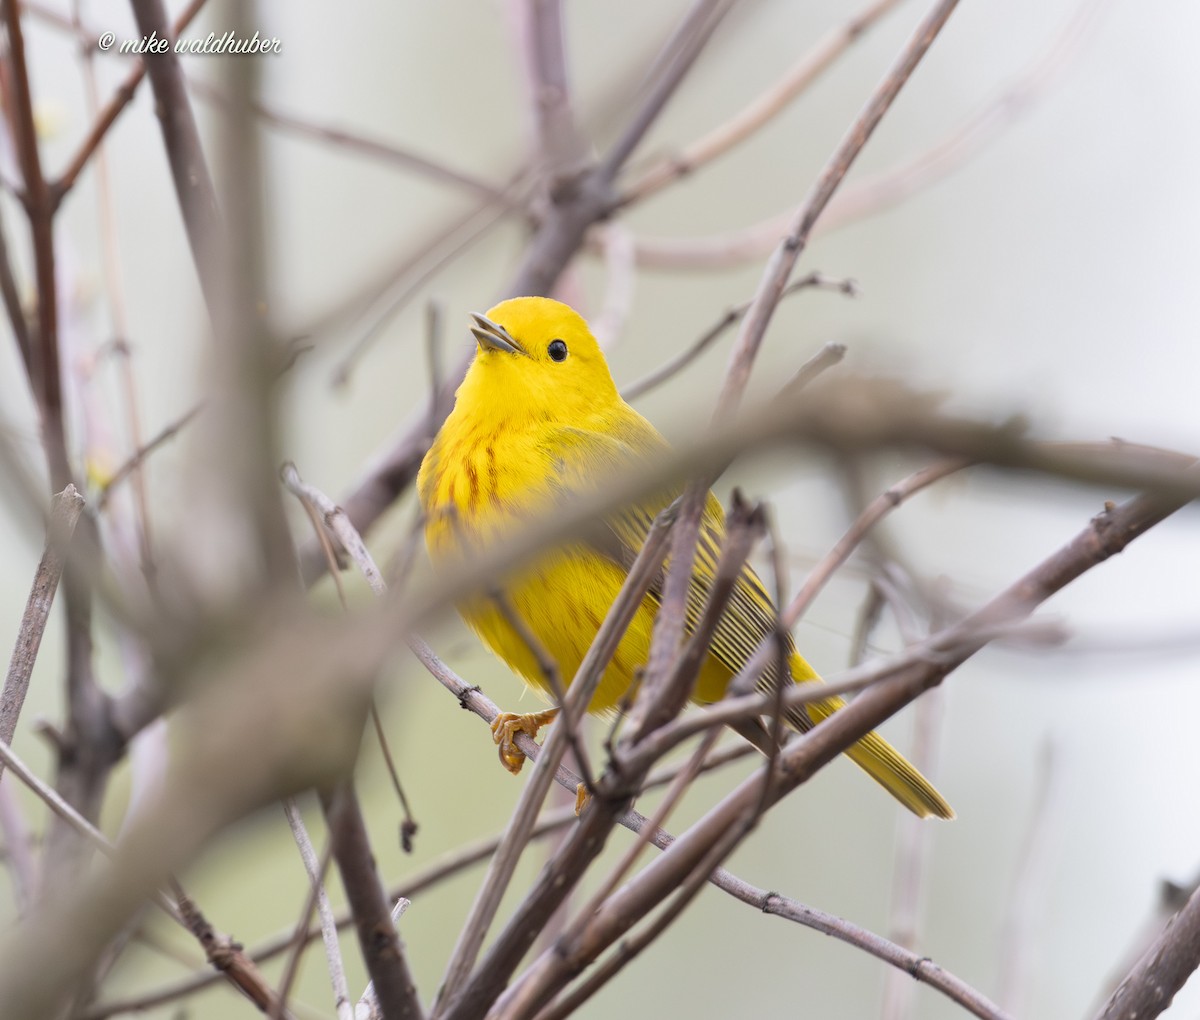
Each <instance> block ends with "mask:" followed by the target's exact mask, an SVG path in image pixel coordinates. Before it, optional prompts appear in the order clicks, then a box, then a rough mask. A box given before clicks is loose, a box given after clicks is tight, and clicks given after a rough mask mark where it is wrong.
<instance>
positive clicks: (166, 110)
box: [101, 0, 232, 324]
mask: <svg viewBox="0 0 1200 1020" xmlns="http://www.w3.org/2000/svg"><path fill="white" fill-rule="evenodd" d="M130 6H132V7H133V13H134V17H135V18H136V19H137V26H138V31H139V32H140V33H141V34H142V35H143V36H146V37H149V36H150V35H151V34H157V35H158V37H159V38H161V39H174V38H175V35H174V33H173V31H172V28H171V25H170V23H169V22H168V21H167V13H166V10H165V8H164V7H163V4H162V0H130ZM197 9H198V8H197ZM143 60H144V64H143V66H144V67H145V68H146V71H147V73H148V74H149V76H150V86H151V88H152V89H153V90H154V100H155V102H154V110H155V113H156V114H157V115H158V121H159V126H160V127H161V128H162V134H163V144H164V146H165V148H166V152H167V161H168V162H169V163H170V166H171V178H172V180H173V181H174V183H175V194H176V197H177V198H178V200H179V210H180V212H181V213H182V214H183V223H184V226H185V227H186V230H187V239H188V244H189V245H190V246H191V250H192V259H193V261H194V262H195V264H196V273H197V275H198V276H199V279H200V288H201V290H202V291H203V292H204V300H205V303H206V304H207V305H208V312H209V315H210V316H211V317H212V319H213V322H214V323H221V324H223V316H224V308H225V300H226V297H227V295H226V293H225V290H226V288H225V286H224V284H223V282H222V281H221V280H220V279H219V275H220V273H221V272H222V268H221V267H222V262H221V252H222V246H223V241H222V238H221V232H222V226H221V213H220V210H219V207H218V204H217V193H216V190H215V188H214V187H213V182H212V177H211V176H210V175H209V171H208V163H207V161H206V160H205V158H204V149H203V146H202V145H201V144H200V133H199V131H198V130H197V128H196V121H195V118H194V117H193V115H192V104H191V100H190V99H189V98H188V92H187V84H186V83H185V81H184V78H183V70H182V68H181V67H180V65H179V57H178V55H177V54H176V53H175V51H174V50H173V49H171V48H168V49H167V50H166V51H165V52H162V53H154V54H147V55H146V56H145V57H144V58H143ZM131 95H132V93H131ZM102 134H103V132H101V135H102ZM231 271H232V270H231Z"/></svg>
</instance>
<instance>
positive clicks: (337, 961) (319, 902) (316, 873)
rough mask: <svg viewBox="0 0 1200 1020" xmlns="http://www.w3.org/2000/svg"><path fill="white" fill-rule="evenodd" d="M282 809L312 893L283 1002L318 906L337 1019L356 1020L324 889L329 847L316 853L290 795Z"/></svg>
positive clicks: (296, 938) (285, 982)
mask: <svg viewBox="0 0 1200 1020" xmlns="http://www.w3.org/2000/svg"><path fill="white" fill-rule="evenodd" d="M283 813H284V815H285V816H286V818H287V822H288V827H289V828H290V829H291V830H292V838H293V839H294V840H295V841H296V847H297V849H299V851H300V860H301V861H302V862H303V863H304V870H305V872H306V873H307V874H308V881H309V884H310V894H309V899H308V902H307V903H306V904H305V907H304V910H303V912H302V914H301V920H300V922H299V923H298V924H297V926H296V931H295V932H294V933H293V935H292V942H293V946H294V947H295V948H294V952H293V955H292V956H291V957H290V958H289V959H288V965H287V967H286V968H285V971H284V980H283V981H282V982H280V986H279V999H280V1003H281V1004H283V1003H286V1002H287V997H288V991H289V989H290V988H291V986H292V977H293V976H294V975H295V973H296V969H297V967H298V965H299V962H300V958H301V951H302V949H303V947H304V946H305V945H307V944H308V938H307V936H308V926H309V921H310V919H311V918H312V912H313V910H314V909H315V910H316V911H317V912H318V914H319V916H320V918H321V926H320V927H321V939H322V941H323V943H324V945H325V964H326V966H327V967H328V969H329V980H330V982H331V984H332V985H333V1005H334V1010H335V1011H336V1013H337V1016H338V1020H353V1016H354V1009H353V1007H352V1006H351V1005H350V985H349V983H348V982H347V981H346V968H345V965H344V964H343V963H342V950H341V946H340V945H339V944H338V936H337V923H336V920H335V918H334V916H333V907H331V906H330V904H329V896H328V895H327V894H326V892H325V875H326V873H327V872H328V870H329V862H330V859H331V858H330V854H329V850H328V849H326V851H325V852H324V853H323V854H321V856H320V857H318V856H317V852H316V849H315V848H314V847H313V845H312V840H311V839H310V838H309V836H308V830H307V829H305V827H304V819H303V818H302V817H301V816H300V809H299V808H298V807H297V805H296V802H295V801H294V800H292V799H291V798H288V799H287V800H286V801H284V804H283Z"/></svg>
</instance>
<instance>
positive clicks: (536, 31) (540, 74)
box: [517, 0, 587, 189]
mask: <svg viewBox="0 0 1200 1020" xmlns="http://www.w3.org/2000/svg"><path fill="white" fill-rule="evenodd" d="M517 9H518V10H519V12H520V13H519V15H518V17H519V18H520V20H521V22H522V29H523V32H522V34H523V36H524V39H523V43H524V46H523V49H524V50H525V66H526V72H527V75H526V76H527V80H528V83H529V99H530V107H531V109H532V111H533V124H534V133H535V136H536V138H537V153H538V156H537V159H538V162H539V163H540V169H541V172H542V174H543V176H544V177H545V179H546V183H547V184H548V186H549V187H550V188H551V189H553V188H554V187H555V186H556V184H555V182H556V181H557V180H558V179H559V178H561V177H565V176H567V175H569V174H570V173H572V172H578V171H579V170H580V169H581V168H582V165H583V161H584V158H585V157H586V155H587V146H586V144H585V143H584V140H583V137H582V135H580V133H579V129H578V127H577V126H576V124H575V116H574V113H573V112H572V110H571V93H570V83H569V81H568V75H567V55H566V52H565V46H564V40H563V23H562V0H517Z"/></svg>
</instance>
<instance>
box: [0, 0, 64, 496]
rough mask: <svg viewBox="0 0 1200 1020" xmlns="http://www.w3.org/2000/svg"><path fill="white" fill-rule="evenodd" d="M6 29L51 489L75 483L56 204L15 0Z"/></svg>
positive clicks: (34, 360)
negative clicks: (66, 406) (61, 333)
mask: <svg viewBox="0 0 1200 1020" xmlns="http://www.w3.org/2000/svg"><path fill="white" fill-rule="evenodd" d="M4 20H5V27H6V29H7V32H8V63H9V65H10V66H9V71H10V73H9V76H8V78H9V86H10V87H11V90H12V93H11V113H10V116H11V118H12V131H13V140H14V142H15V145H16V150H17V159H18V161H19V163H20V166H21V177H22V181H23V183H24V193H23V195H22V201H23V203H24V206H25V212H26V214H27V215H28V217H29V230H30V235H31V239H32V243H33V263H34V277H35V280H36V283H37V334H36V336H34V337H33V338H32V340H33V343H32V345H31V354H32V357H31V358H30V359H29V364H30V366H31V371H30V374H29V382H30V386H31V388H32V389H33V394H34V400H35V402H36V404H37V408H38V412H39V414H40V417H41V425H42V443H43V446H44V449H45V454H46V462H47V466H48V468H49V472H50V486H51V491H52V492H58V491H61V490H62V489H64V488H66V486H67V484H68V483H69V482H71V480H72V477H71V467H70V463H69V459H68V456H67V445H66V443H67V439H66V424H65V422H64V419H63V399H62V369H61V367H60V365H59V345H58V287H57V284H56V281H55V276H54V203H53V200H52V197H51V194H50V188H49V186H48V185H47V183H46V178H45V176H44V174H43V173H42V161H41V156H40V155H39V153H38V138H37V125H36V124H35V123H34V115H33V95H32V93H31V92H30V86H29V68H28V66H27V64H26V58H25V36H24V33H23V31H22V28H21V12H20V7H19V5H18V3H17V0H4Z"/></svg>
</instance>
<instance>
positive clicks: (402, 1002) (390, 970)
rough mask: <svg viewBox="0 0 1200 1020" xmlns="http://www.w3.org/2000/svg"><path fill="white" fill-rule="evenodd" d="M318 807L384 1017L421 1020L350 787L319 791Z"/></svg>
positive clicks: (422, 1013) (420, 1013) (402, 949)
mask: <svg viewBox="0 0 1200 1020" xmlns="http://www.w3.org/2000/svg"><path fill="white" fill-rule="evenodd" d="M321 806H322V808H323V809H324V811H325V820H326V823H327V824H328V826H329V833H330V837H331V838H332V840H333V858H334V860H335V861H336V862H337V866H338V871H339V873H340V874H341V876H342V886H343V887H344V888H345V890H346V899H347V900H348V902H349V904H350V910H351V912H352V913H353V914H354V923H355V928H356V929H357V932H358V944H359V947H360V949H361V950H362V955H363V960H364V962H365V963H366V965H367V972H368V973H369V974H370V975H371V982H372V984H373V985H374V987H375V995H376V996H377V997H378V999H379V1005H380V1008H381V1009H382V1010H383V1015H384V1016H385V1017H387V1018H388V1020H406V1018H415V1020H421V1018H422V1017H424V1015H425V1012H424V1010H422V1008H421V1002H420V999H419V998H418V997H417V988H416V985H415V984H414V982H413V978H412V974H411V972H410V971H409V968H408V962H407V959H406V958H405V954H404V947H403V946H402V945H401V943H400V936H399V934H397V932H396V926H395V924H394V923H393V922H392V918H391V908H390V907H389V905H388V901H387V897H386V894H385V893H384V889H383V884H382V883H381V882H380V880H379V872H378V870H377V869H376V867H375V857H374V854H373V853H372V851H371V844H370V840H369V838H368V836H367V827H366V823H365V821H364V819H363V815H362V808H361V807H360V806H359V803H358V798H357V796H356V795H355V793H354V787H353V786H352V785H351V784H350V783H349V782H345V783H342V784H340V785H339V786H338V787H337V788H336V789H335V790H334V791H332V792H325V793H322V794H321Z"/></svg>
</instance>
